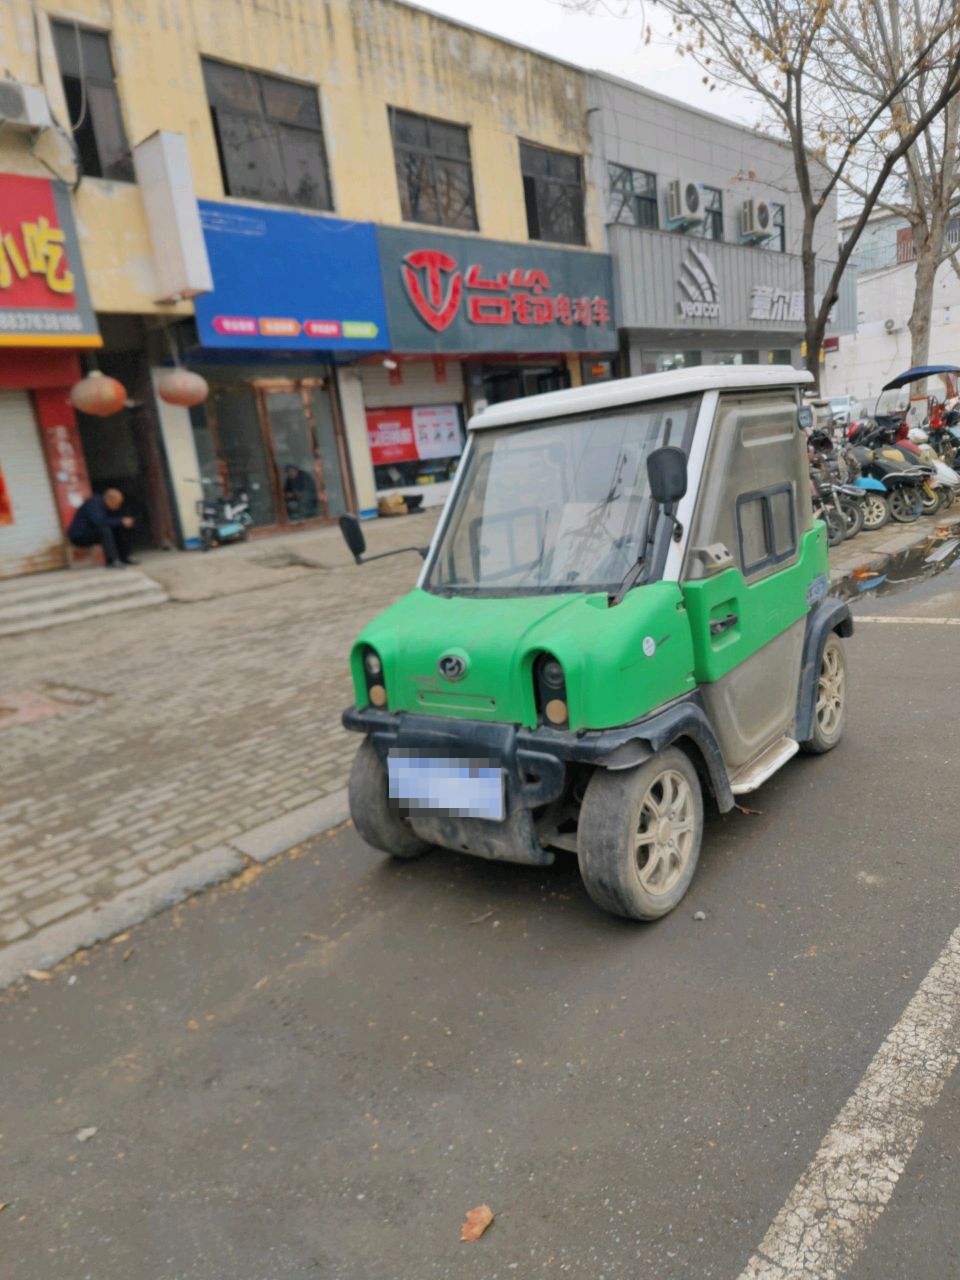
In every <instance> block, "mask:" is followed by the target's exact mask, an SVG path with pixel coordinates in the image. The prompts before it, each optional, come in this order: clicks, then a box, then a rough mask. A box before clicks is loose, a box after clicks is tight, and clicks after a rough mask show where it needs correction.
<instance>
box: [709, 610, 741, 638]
mask: <svg viewBox="0 0 960 1280" xmlns="http://www.w3.org/2000/svg"><path fill="white" fill-rule="evenodd" d="M739 621H740V615H739V614H737V613H728V614H726V615H725V616H724V617H723V618H715V619H714V620H713V622H711V623H710V634H711V635H712V636H722V635H723V633H724V632H725V631H729V630H730V628H731V627H735V626H736V625H737V623H738V622H739Z"/></svg>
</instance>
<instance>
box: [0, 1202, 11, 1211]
mask: <svg viewBox="0 0 960 1280" xmlns="http://www.w3.org/2000/svg"><path fill="white" fill-rule="evenodd" d="M9 1207H10V1201H9V1200H0V1213H3V1211H4V1209H9Z"/></svg>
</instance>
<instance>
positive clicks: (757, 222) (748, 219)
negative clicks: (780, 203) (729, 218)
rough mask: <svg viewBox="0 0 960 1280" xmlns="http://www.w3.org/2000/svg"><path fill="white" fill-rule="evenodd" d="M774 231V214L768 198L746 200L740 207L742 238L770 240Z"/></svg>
mask: <svg viewBox="0 0 960 1280" xmlns="http://www.w3.org/2000/svg"><path fill="white" fill-rule="evenodd" d="M772 232H773V216H772V214H771V213H770V206H769V205H768V204H767V202H766V200H744V202H743V205H742V206H741V209H740V238H741V239H742V240H768V239H769V238H770V236H771V234H772Z"/></svg>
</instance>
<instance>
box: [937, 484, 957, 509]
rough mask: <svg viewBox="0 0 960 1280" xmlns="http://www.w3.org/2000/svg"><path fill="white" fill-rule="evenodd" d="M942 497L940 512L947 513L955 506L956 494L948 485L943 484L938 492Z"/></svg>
mask: <svg viewBox="0 0 960 1280" xmlns="http://www.w3.org/2000/svg"><path fill="white" fill-rule="evenodd" d="M937 493H939V495H940V510H941V511H947V510H949V508H950V507H952V506H953V499H954V497H955V494H954V492H953V490H952V489H951V488H950V486H949V485H948V484H942V485H941V486H940V488H939V489H938V490H937Z"/></svg>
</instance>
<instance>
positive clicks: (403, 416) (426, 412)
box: [367, 404, 463, 467]
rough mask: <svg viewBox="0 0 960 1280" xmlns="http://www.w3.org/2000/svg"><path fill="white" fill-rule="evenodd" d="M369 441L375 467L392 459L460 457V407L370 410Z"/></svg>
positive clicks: (412, 459)
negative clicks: (458, 408)
mask: <svg viewBox="0 0 960 1280" xmlns="http://www.w3.org/2000/svg"><path fill="white" fill-rule="evenodd" d="M367 442H368V443H369V445H370V460H371V462H372V463H373V465H374V466H375V467H382V466H385V465H387V464H388V463H391V462H419V461H421V460H424V459H429V458H458V457H459V456H460V454H461V453H462V451H463V433H462V431H461V430H460V415H459V412H458V410H457V406H456V405H454V404H441V405H430V406H424V407H422V408H416V409H368V410H367Z"/></svg>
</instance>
